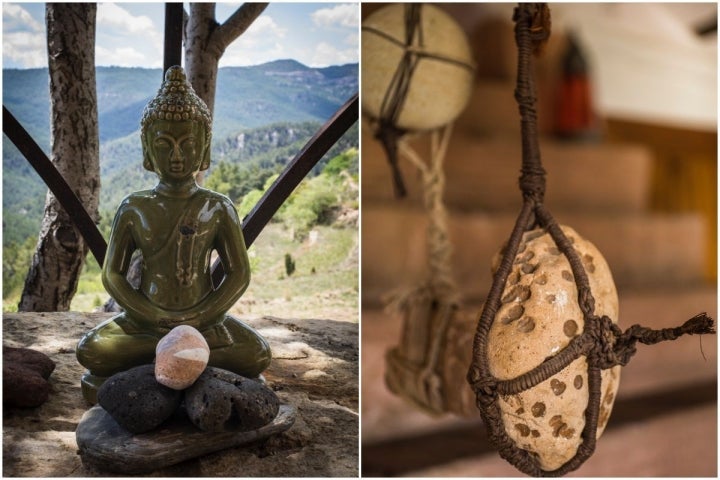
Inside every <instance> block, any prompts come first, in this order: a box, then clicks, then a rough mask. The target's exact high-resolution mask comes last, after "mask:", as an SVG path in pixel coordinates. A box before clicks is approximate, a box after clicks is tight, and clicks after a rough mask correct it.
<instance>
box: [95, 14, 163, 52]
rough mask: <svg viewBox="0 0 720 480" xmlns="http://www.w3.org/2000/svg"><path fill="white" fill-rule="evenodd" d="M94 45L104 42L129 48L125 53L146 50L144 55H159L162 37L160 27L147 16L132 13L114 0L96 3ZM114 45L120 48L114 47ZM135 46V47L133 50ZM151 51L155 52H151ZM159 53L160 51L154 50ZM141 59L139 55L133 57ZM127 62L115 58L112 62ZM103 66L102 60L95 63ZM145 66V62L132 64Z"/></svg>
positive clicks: (109, 46)
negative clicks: (113, 1) (113, 0)
mask: <svg viewBox="0 0 720 480" xmlns="http://www.w3.org/2000/svg"><path fill="white" fill-rule="evenodd" d="M97 32H98V35H97V46H98V47H99V46H100V45H104V46H106V47H107V48H112V49H113V50H116V51H119V50H122V47H129V48H130V50H128V53H129V54H131V55H134V52H136V51H144V52H146V54H145V57H146V58H147V57H148V56H154V55H155V54H156V55H159V56H162V49H163V37H162V35H163V34H162V33H161V31H160V29H159V28H158V27H157V26H156V25H155V24H154V23H153V21H152V20H151V19H150V17H148V16H146V15H133V14H132V13H130V12H128V11H127V10H125V9H124V8H122V7H119V6H118V5H116V4H114V3H99V4H98V10H97ZM115 45H122V47H117V48H114V46H115ZM133 49H134V50H133ZM151 52H154V54H153V53H151ZM157 52H159V53H157ZM133 58H134V59H136V60H140V59H139V58H138V57H133ZM118 62H122V64H128V65H129V63H128V62H127V61H125V60H120V59H118V60H116V61H114V62H113V63H112V64H113V65H119V64H120V63H118ZM98 64H100V65H103V64H104V63H102V62H98ZM137 65H142V66H146V65H148V62H147V61H140V62H138V63H136V64H135V66H137Z"/></svg>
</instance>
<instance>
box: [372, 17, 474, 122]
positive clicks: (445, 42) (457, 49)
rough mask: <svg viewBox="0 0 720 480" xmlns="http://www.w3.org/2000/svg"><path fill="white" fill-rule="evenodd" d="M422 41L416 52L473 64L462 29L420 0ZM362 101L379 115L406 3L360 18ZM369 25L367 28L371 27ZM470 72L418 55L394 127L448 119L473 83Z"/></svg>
mask: <svg viewBox="0 0 720 480" xmlns="http://www.w3.org/2000/svg"><path fill="white" fill-rule="evenodd" d="M420 18H421V22H422V23H421V26H420V27H419V28H421V29H422V32H423V46H422V47H417V48H420V51H422V52H423V53H428V54H432V55H434V56H440V57H446V58H450V59H452V60H454V61H457V62H462V63H464V64H468V65H473V63H474V62H473V60H472V52H471V51H470V46H469V44H468V41H467V38H466V36H465V32H464V31H463V30H462V29H461V28H460V27H459V26H458V25H457V23H456V22H455V21H454V20H453V19H452V18H451V17H450V16H449V15H447V14H446V13H445V12H443V11H442V10H441V9H440V8H438V7H436V6H433V5H431V4H422V9H421V13H420ZM362 25H363V35H362V56H363V61H362V65H361V69H362V79H363V81H362V106H363V111H365V112H367V113H368V114H370V115H371V116H372V117H374V118H379V116H380V113H381V111H382V105H383V101H384V99H385V97H386V92H387V91H388V89H389V88H390V85H391V84H392V83H391V82H393V78H394V77H395V74H396V71H397V70H398V66H399V65H400V63H401V59H402V58H403V55H404V53H405V49H404V48H402V47H401V46H400V45H397V44H396V43H394V42H392V41H389V40H388V39H387V38H384V36H383V35H379V34H377V33H375V32H374V31H380V32H383V33H384V34H385V35H387V36H389V37H391V38H393V39H394V40H395V41H397V42H400V44H401V45H404V44H405V6H403V5H401V4H394V5H389V6H387V7H385V8H382V9H380V10H378V11H376V12H374V13H373V14H372V15H370V16H369V17H368V18H366V19H365V20H364V21H363V23H362ZM370 29H372V30H370ZM472 80H473V73H472V71H470V70H469V69H467V68H463V67H461V66H458V65H457V64H455V63H452V62H446V61H441V60H437V59H435V58H428V57H424V58H420V59H419V60H418V61H417V64H416V67H415V69H414V71H413V72H412V79H411V82H410V86H409V87H408V91H407V96H406V98H405V101H404V103H403V105H402V108H401V110H400V115H399V116H398V119H397V122H396V126H397V127H399V128H402V129H407V130H431V129H435V128H438V127H441V126H443V125H446V124H448V123H450V122H451V121H452V120H453V119H454V118H455V117H457V116H458V115H459V114H460V112H461V111H462V110H463V109H464V108H465V105H466V103H467V100H468V98H469V96H470V93H471V90H472V87H473V81H472Z"/></svg>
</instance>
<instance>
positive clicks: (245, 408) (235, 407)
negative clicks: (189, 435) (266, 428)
mask: <svg viewBox="0 0 720 480" xmlns="http://www.w3.org/2000/svg"><path fill="white" fill-rule="evenodd" d="M279 408H280V400H279V399H278V397H277V395H275V392H273V391H272V390H270V389H269V388H268V387H266V386H265V385H263V384H262V383H260V382H259V381H257V380H252V379H249V378H245V377H243V376H241V375H237V374H235V373H232V372H229V371H227V370H222V369H220V368H214V367H208V368H206V369H205V371H204V372H203V374H202V375H200V378H198V379H197V381H196V382H195V383H194V384H193V385H192V386H191V387H190V388H188V389H187V390H185V410H186V411H187V414H188V417H189V418H190V420H191V421H192V422H193V424H195V426H196V427H198V428H199V429H201V430H205V431H210V432H222V431H238V432H242V431H248V430H255V429H257V428H260V427H262V426H263V425H266V424H268V423H270V422H271V421H272V420H273V419H274V418H275V417H276V416H277V413H278V409H279Z"/></svg>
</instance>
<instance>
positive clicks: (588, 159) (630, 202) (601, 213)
mask: <svg viewBox="0 0 720 480" xmlns="http://www.w3.org/2000/svg"><path fill="white" fill-rule="evenodd" d="M441 7H442V8H443V9H444V10H445V11H446V12H448V13H449V14H450V15H452V16H453V17H454V18H455V19H456V20H457V21H458V23H460V24H461V25H462V26H463V28H464V29H465V31H466V32H467V34H468V37H469V39H470V43H471V46H472V49H473V51H474V54H475V57H476V59H477V62H478V71H477V79H476V84H475V88H474V92H473V95H472V97H471V99H470V101H469V104H468V107H467V109H466V110H465V111H464V112H463V113H462V114H461V116H460V117H459V118H458V119H457V121H456V123H455V131H454V134H453V138H452V141H451V146H450V147H449V150H448V153H447V156H446V164H445V172H446V176H447V184H446V193H445V200H446V203H447V206H448V209H449V213H450V218H449V222H450V237H451V240H452V242H453V245H454V248H455V250H454V257H453V265H452V266H453V270H454V274H455V276H456V279H457V280H458V283H459V285H460V290H461V293H462V295H463V299H464V305H463V310H464V311H465V312H467V314H468V315H471V316H477V315H479V312H480V306H481V303H482V301H483V299H484V296H485V294H486V292H487V289H488V288H489V286H490V282H491V276H490V259H491V257H492V255H493V254H494V253H495V252H497V251H498V250H499V248H500V246H501V244H502V242H503V241H505V240H506V239H507V237H508V236H509V233H510V228H511V226H512V223H513V221H514V218H515V216H516V215H517V212H518V209H519V207H520V204H521V196H520V193H519V191H518V188H517V178H518V175H519V167H520V158H521V157H520V155H521V153H520V152H521V150H520V123H519V114H518V112H517V106H516V104H515V100H514V98H513V91H514V88H515V69H516V62H517V59H516V50H515V42H514V36H513V25H512V22H511V18H512V10H513V8H514V5H513V4H497V3H496V4H442V5H441ZM550 7H551V11H552V21H553V34H552V36H551V39H550V41H549V43H548V44H547V46H546V48H545V52H544V55H543V56H542V57H541V58H539V59H538V60H537V62H536V79H537V87H538V96H539V101H538V109H539V125H540V130H541V151H542V157H543V163H544V166H545V169H546V170H547V174H548V187H547V194H546V204H547V205H548V207H549V208H550V210H551V211H552V212H553V214H554V215H555V217H556V218H557V220H558V222H559V223H561V224H568V225H570V226H572V227H573V228H575V229H576V230H577V231H578V233H580V234H581V235H582V236H584V237H585V238H586V239H588V240H590V241H592V242H593V243H595V245H596V246H597V247H598V248H599V249H600V251H601V252H603V254H604V255H605V257H606V259H607V260H608V263H609V265H610V268H611V270H612V271H613V274H614V277H615V281H616V283H617V285H618V290H619V295H620V323H621V325H623V327H625V328H626V327H628V326H629V325H631V324H633V323H642V324H645V325H647V326H651V327H653V328H661V327H665V326H671V325H677V324H680V323H682V322H683V321H684V320H686V319H687V318H690V317H691V316H692V315H694V314H695V313H698V312H700V311H705V310H707V311H708V313H710V314H711V315H716V313H717V289H716V279H717V5H716V4H715V3H702V4H692V3H682V4H680V3H678V4H659V3H655V4H653V3H641V4H618V3H613V4H569V3H563V4H550ZM379 8H382V4H363V6H362V11H363V18H366V17H367V16H368V15H369V14H371V13H372V12H374V11H376V10H378V9H379ZM365 120H367V119H365ZM368 125H369V124H368V123H367V122H364V123H363V132H362V152H361V154H362V249H363V251H362V296H363V298H362V302H363V317H362V318H363V320H362V322H363V328H362V342H363V355H362V362H363V370H362V378H363V384H362V389H363V390H362V391H363V396H362V399H363V402H362V403H363V405H362V411H363V414H362V422H363V431H362V438H363V454H362V455H363V474H365V475H378V474H380V475H417V476H434V475H440V476H492V475H503V476H504V475H509V476H514V475H516V474H517V472H516V471H515V470H514V469H513V467H510V466H509V465H506V464H505V463H504V461H502V460H500V459H499V457H497V456H496V455H495V454H494V453H493V452H492V450H491V449H490V448H489V446H488V445H487V443H486V442H485V439H484V432H483V430H482V428H483V427H482V425H481V424H480V422H479V420H478V419H477V418H474V419H472V418H471V419H461V418H458V417H454V416H452V415H446V416H443V417H441V418H431V417H429V416H427V415H426V414H424V413H421V412H419V411H418V410H416V409H414V408H413V407H412V406H410V405H408V404H406V403H405V402H403V401H402V400H400V399H398V398H397V397H395V396H393V395H392V394H390V392H388V391H387V389H386V387H385V385H384V382H383V375H384V352H385V351H386V350H387V349H388V348H390V347H391V346H393V345H395V344H396V343H397V341H398V337H399V335H400V329H401V325H400V323H401V321H400V318H398V317H397V316H395V315H392V314H389V313H387V312H386V311H384V310H383V306H384V305H385V302H386V300H387V298H388V294H389V293H390V292H392V291H393V290H394V289H396V288H399V287H404V286H405V287H407V286H412V285H413V284H415V283H416V282H417V281H418V279H419V278H420V277H421V276H422V273H423V271H424V268H425V264H426V257H425V252H426V242H425V234H424V227H425V224H426V217H425V215H424V212H423V210H422V206H421V198H422V191H421V185H420V182H419V179H418V175H417V173H416V171H415V170H414V169H413V168H412V167H411V166H410V165H409V164H408V162H402V161H401V169H402V171H403V173H404V177H405V179H406V181H407V183H408V190H409V196H408V197H407V198H405V199H402V200H398V199H395V198H394V197H393V190H392V183H391V178H390V170H389V168H388V166H387V162H386V159H385V154H384V152H383V150H382V148H381V147H380V145H379V144H378V142H377V141H375V140H374V139H373V137H372V133H371V132H370V130H369V127H368ZM413 145H414V146H415V147H416V148H417V149H418V151H419V152H420V153H421V154H422V155H424V156H425V157H426V158H427V152H428V146H427V135H417V136H416V138H415V139H414V140H413ZM470 333H472V332H470ZM699 347H700V346H699V343H698V341H697V339H684V340H681V341H679V342H675V343H668V344H666V345H659V346H655V347H652V348H651V347H641V348H640V349H639V352H638V354H637V356H636V358H635V359H634V360H633V361H632V362H631V364H630V365H629V366H628V367H627V368H625V369H624V373H623V380H622V381H621V386H620V393H619V397H618V400H617V404H616V407H615V414H614V416H613V418H611V420H610V424H609V426H608V430H607V431H606V433H605V437H604V439H603V440H601V442H600V443H599V446H598V451H597V452H596V454H595V456H594V457H593V458H592V459H591V460H590V461H588V462H587V464H586V465H585V466H584V467H583V469H581V470H580V471H579V472H578V473H579V474H582V475H590V476H593V475H629V476H634V475H680V476H684V475H701V476H715V475H717V413H716V410H717V408H716V404H717V401H716V385H717V383H716V377H717V368H716V365H717V356H716V352H717V343H716V340H715V338H708V339H705V340H704V342H703V344H702V347H703V350H704V355H705V357H706V360H705V359H703V355H702V354H701V353H700V348H699ZM458 388H466V387H464V386H458ZM693 392H694V393H693ZM681 398H684V399H685V400H677V399H681ZM643 405H645V406H643ZM647 405H655V406H658V405H660V406H661V407H660V408H659V409H656V410H652V413H649V412H650V410H648V409H647ZM643 432H644V433H643ZM651 432H656V433H657V435H653V434H652V433H651ZM484 442H485V443H484ZM638 442H639V445H640V446H637V445H638ZM428 444H431V445H432V447H427V445H428ZM623 445H633V448H632V451H631V452H630V451H628V450H627V449H626V450H625V452H627V455H626V456H625V458H624V459H623V462H620V464H618V462H617V461H611V459H612V458H613V455H617V454H620V453H622V452H624V449H623ZM383 452H384V453H383Z"/></svg>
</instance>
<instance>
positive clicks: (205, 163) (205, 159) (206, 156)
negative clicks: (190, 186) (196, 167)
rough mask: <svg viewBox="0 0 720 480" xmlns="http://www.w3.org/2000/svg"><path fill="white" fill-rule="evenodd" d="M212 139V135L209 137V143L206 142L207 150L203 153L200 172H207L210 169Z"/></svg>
mask: <svg viewBox="0 0 720 480" xmlns="http://www.w3.org/2000/svg"><path fill="white" fill-rule="evenodd" d="M211 143H212V142H211V138H210V135H208V136H207V141H206V142H205V150H204V151H203V156H202V161H201V162H200V170H207V169H208V168H210V144H211Z"/></svg>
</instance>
